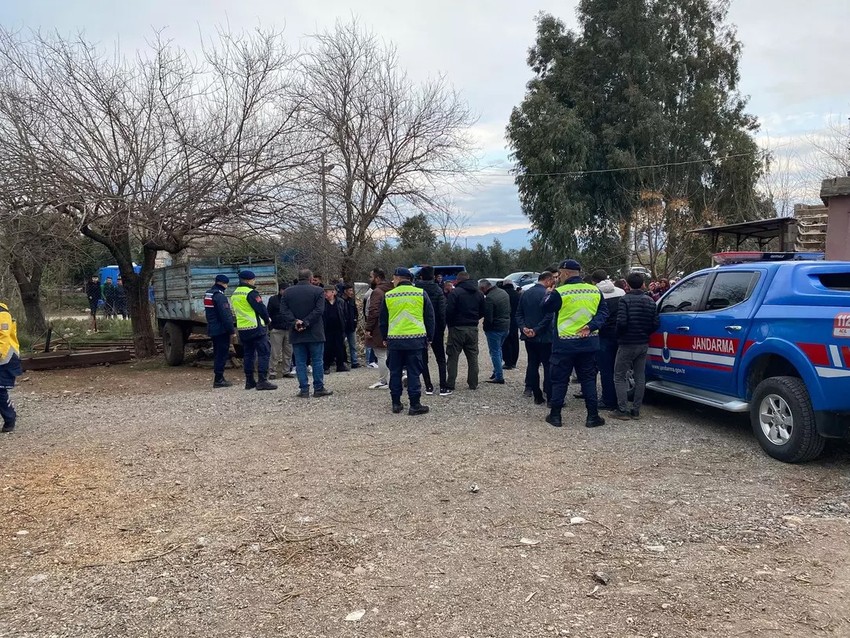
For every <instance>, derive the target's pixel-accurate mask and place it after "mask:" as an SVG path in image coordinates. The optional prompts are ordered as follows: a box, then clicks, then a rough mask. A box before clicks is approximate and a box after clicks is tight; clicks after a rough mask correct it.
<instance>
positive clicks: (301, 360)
mask: <svg viewBox="0 0 850 638" xmlns="http://www.w3.org/2000/svg"><path fill="white" fill-rule="evenodd" d="M312 279H313V273H312V272H310V271H309V270H299V271H298V283H297V284H296V285H294V286H290V287H289V288H287V289H286V291H285V292H284V293H283V297H282V298H281V300H280V305H281V312H282V313H283V319H284V321H286V323H287V324H289V325H290V326H292V330H291V331H290V333H289V338H290V341H291V342H292V350H293V352H294V354H295V372H296V374H297V376H298V385H299V387H300V392H299V393H298V397H300V398H302V399H307V398H309V397H310V381H309V379H308V378H307V357H308V356H309V357H310V360H311V361H312V364H313V396H314V397H326V396H330V395H332V394H333V391H332V390H326V389H325V374H324V373H325V369H324V366H323V365H322V362H323V361H324V358H325V325H324V322H323V320H322V319H323V315H324V311H325V294H324V292H323V291H322V289H321V288H319V287H318V286H314V285H313V284H312V283H311V282H312Z"/></svg>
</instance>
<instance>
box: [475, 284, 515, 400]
mask: <svg viewBox="0 0 850 638" xmlns="http://www.w3.org/2000/svg"><path fill="white" fill-rule="evenodd" d="M478 289H479V290H481V292H482V293H484V335H485V336H486V337H487V349H488V350H489V351H490V359H491V360H492V362H493V374H492V375H491V376H490V378H489V379H487V383H498V384H501V385H504V383H505V374H504V371H503V369H502V344H503V343H504V342H505V338H506V337H507V336H508V330H510V327H511V299H510V297H508V293H506V292H505V291H504V290H502V289H501V288H498V287H496V286H494V285H493V284H491V283H490V282H489V281H487V280H486V279H481V280H480V281H479V282H478Z"/></svg>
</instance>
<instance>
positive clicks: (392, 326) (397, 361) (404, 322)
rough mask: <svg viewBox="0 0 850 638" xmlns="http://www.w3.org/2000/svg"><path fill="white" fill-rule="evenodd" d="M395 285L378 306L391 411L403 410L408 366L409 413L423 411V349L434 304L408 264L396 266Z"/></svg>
mask: <svg viewBox="0 0 850 638" xmlns="http://www.w3.org/2000/svg"><path fill="white" fill-rule="evenodd" d="M393 284H394V286H395V287H394V288H393V289H392V290H388V291H387V292H386V293H385V294H384V304H383V307H382V308H381V317H380V327H381V334H383V335H386V341H385V344H386V347H387V367H388V368H389V370H390V397H391V398H392V403H393V413H394V414H399V413H401V412H402V411H403V410H404V405H402V403H401V393H402V391H403V386H402V374H403V372H404V370H405V368H406V369H407V396H408V397H409V398H410V410H408V412H407V413H408V414H409V415H410V416H415V415H417V414H426V413H427V412H428V406H426V405H422V403H421V402H420V399H421V396H422V383H421V381H420V377H421V376H422V366H423V365H424V362H423V359H422V353H423V351H424V350H425V348H427V347H428V345H429V344H430V343H431V340H432V339H433V338H434V327H435V323H434V306H433V305H431V300H430V299H429V298H428V295H427V294H426V293H425V291H424V290H422V289H421V288H417V287H416V286H414V285H413V274H412V273H411V272H410V271H409V270H408V269H407V268H396V270H395V273H393Z"/></svg>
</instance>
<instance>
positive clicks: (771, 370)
mask: <svg viewBox="0 0 850 638" xmlns="http://www.w3.org/2000/svg"><path fill="white" fill-rule="evenodd" d="M735 255H740V253H730V254H726V257H723V256H721V258H720V260H719V261H721V262H722V263H721V265H719V266H716V267H714V268H709V269H706V270H701V271H699V272H696V273H693V274H692V275H689V276H688V277H685V278H684V279H682V280H681V281H680V282H679V283H678V284H677V285H676V286H675V287H674V288H672V289H671V290H670V291H669V292H668V293H667V294H665V295H664V296H663V297H662V298H661V299H659V301H658V310H659V315H660V318H661V327H660V329H659V330H658V332H657V333H655V334H654V335H653V336H652V338H651V340H650V344H649V346H650V347H649V358H648V362H647V388H648V389H650V390H653V391H656V392H662V393H665V394H669V395H673V396H677V397H681V398H684V399H688V400H691V401H695V402H698V403H702V404H705V405H710V406H714V407H716V408H721V409H723V410H728V411H731V412H748V413H749V415H750V420H751V423H752V428H753V432H754V433H755V435H756V438H757V439H758V441H759V443H760V444H761V446H762V448H763V449H764V450H765V452H767V454H769V455H770V456H772V457H774V458H776V459H779V460H781V461H786V462H789V463H796V462H802V461H807V460H811V459H814V458H816V457H817V456H818V455H820V454H821V452H822V451H823V448H824V443H825V442H826V439H828V438H845V437H847V436H848V434H850V262H837V261H805V260H802V259H801V256H800V255H799V254H797V255H795V254H787V253H781V254H776V253H765V254H763V255H761V254H760V258H759V256H753V255H752V254H745V255H744V256H743V257H741V258H735ZM730 262H732V263H730ZM735 262H737V263H735Z"/></svg>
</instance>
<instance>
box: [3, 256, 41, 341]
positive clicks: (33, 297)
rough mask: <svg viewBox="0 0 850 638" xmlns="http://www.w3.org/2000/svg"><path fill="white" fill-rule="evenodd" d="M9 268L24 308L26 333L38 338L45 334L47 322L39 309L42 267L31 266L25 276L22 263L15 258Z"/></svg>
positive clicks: (38, 265)
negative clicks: (30, 270)
mask: <svg viewBox="0 0 850 638" xmlns="http://www.w3.org/2000/svg"><path fill="white" fill-rule="evenodd" d="M10 267H11V270H12V275H13V276H14V277H15V282H16V283H17V284H18V292H19V293H20V295H21V303H22V304H23V306H24V317H25V320H24V326H25V328H26V331H27V333H29V334H30V335H31V336H33V337H36V338H37V337H40V336H41V335H44V334H46V333H47V321H46V320H45V318H44V311H43V310H42V309H41V275H42V273H43V271H44V267H43V266H42V265H41V264H36V265H35V266H33V269H32V273H31V274H30V275H29V276H27V272H26V269H25V268H24V265H23V263H21V261H20V259H18V258H17V257H15V258H13V259H12V263H11V264H10Z"/></svg>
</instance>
